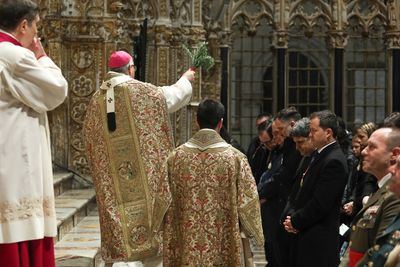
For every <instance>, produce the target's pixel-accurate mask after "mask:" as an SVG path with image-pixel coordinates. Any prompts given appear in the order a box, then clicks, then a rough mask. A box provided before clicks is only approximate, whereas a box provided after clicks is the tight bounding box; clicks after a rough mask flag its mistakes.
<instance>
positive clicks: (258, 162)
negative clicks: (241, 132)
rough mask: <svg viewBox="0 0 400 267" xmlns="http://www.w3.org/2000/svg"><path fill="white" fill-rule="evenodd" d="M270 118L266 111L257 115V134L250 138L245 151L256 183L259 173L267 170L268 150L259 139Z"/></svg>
mask: <svg viewBox="0 0 400 267" xmlns="http://www.w3.org/2000/svg"><path fill="white" fill-rule="evenodd" d="M270 118H271V115H270V114H268V113H261V114H259V115H258V116H257V118H256V127H257V130H258V135H257V136H256V137H254V138H253V139H252V140H251V142H250V145H249V147H248V149H247V153H246V156H247V159H248V161H249V164H250V167H251V171H252V172H253V176H254V179H256V184H258V182H259V180H260V177H261V175H262V174H263V173H264V172H265V171H266V170H267V164H268V163H267V160H268V155H269V150H268V148H267V147H266V146H265V144H264V143H263V142H262V140H261V139H262V137H263V136H262V134H263V130H264V129H265V125H266V124H267V121H268V120H269V119H270Z"/></svg>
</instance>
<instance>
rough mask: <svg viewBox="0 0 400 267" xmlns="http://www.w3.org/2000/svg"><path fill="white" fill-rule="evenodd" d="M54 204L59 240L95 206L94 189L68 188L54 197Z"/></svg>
mask: <svg viewBox="0 0 400 267" xmlns="http://www.w3.org/2000/svg"><path fill="white" fill-rule="evenodd" d="M55 206H56V216H57V228H58V231H57V240H58V241H59V240H61V239H62V238H63V237H64V236H65V235H66V234H67V233H68V232H69V231H70V230H72V228H74V227H75V226H77V225H78V223H79V222H80V221H81V220H82V219H83V218H85V217H86V216H88V215H89V213H90V211H91V210H93V209H95V208H96V200H95V192H94V189H93V188H88V189H71V190H68V191H66V192H64V193H62V194H61V195H59V196H57V197H56V199H55Z"/></svg>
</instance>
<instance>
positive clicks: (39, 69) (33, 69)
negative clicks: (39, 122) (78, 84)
mask: <svg viewBox="0 0 400 267" xmlns="http://www.w3.org/2000/svg"><path fill="white" fill-rule="evenodd" d="M21 49H22V48H21ZM14 66H15V67H14V69H12V70H11V71H10V72H8V71H1V74H0V75H1V79H2V80H3V83H4V84H5V85H6V88H5V90H7V91H9V92H10V93H11V94H12V96H13V97H14V98H16V99H17V100H19V101H21V102H22V103H24V104H25V105H26V106H29V107H31V108H32V109H34V110H35V111H37V112H39V113H43V112H46V111H48V110H52V109H54V108H56V107H57V106H58V105H60V104H61V103H62V102H63V101H64V99H65V98H66V96H67V93H68V83H67V81H66V80H65V78H64V77H63V75H62V73H61V70H60V69H59V68H58V67H57V66H56V65H55V64H54V62H53V61H52V60H51V59H50V58H48V57H46V56H45V57H41V58H40V59H39V60H37V59H36V58H35V57H34V54H33V53H31V52H25V53H23V55H22V56H21V57H20V58H19V60H18V61H17V62H16V64H15V65H14Z"/></svg>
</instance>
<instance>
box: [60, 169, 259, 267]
mask: <svg viewBox="0 0 400 267" xmlns="http://www.w3.org/2000/svg"><path fill="white" fill-rule="evenodd" d="M54 191H55V195H56V201H55V202H56V214H57V225H58V235H57V238H56V240H57V241H56V244H55V256H56V266H57V267H103V266H104V265H105V264H104V261H103V260H102V259H101V256H100V253H99V248H100V224H99V217H98V211H97V206H96V203H95V193H94V190H93V189H92V188H80V187H79V184H77V183H76V181H75V180H74V177H73V175H72V174H70V173H66V172H56V173H55V174H54ZM252 250H253V253H254V267H261V266H265V264H266V262H265V256H264V250H263V248H258V247H255V246H252Z"/></svg>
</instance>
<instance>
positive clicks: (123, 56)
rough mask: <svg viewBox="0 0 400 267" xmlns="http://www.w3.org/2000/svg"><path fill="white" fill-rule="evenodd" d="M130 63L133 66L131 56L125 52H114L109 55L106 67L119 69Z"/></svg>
mask: <svg viewBox="0 0 400 267" xmlns="http://www.w3.org/2000/svg"><path fill="white" fill-rule="evenodd" d="M129 62H131V64H132V65H133V59H132V56H131V55H129V54H128V53H127V52H125V51H115V52H113V53H112V54H111V55H110V59H109V60H108V67H109V68H110V69H116V68H121V67H123V66H125V65H128V63H129Z"/></svg>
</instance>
